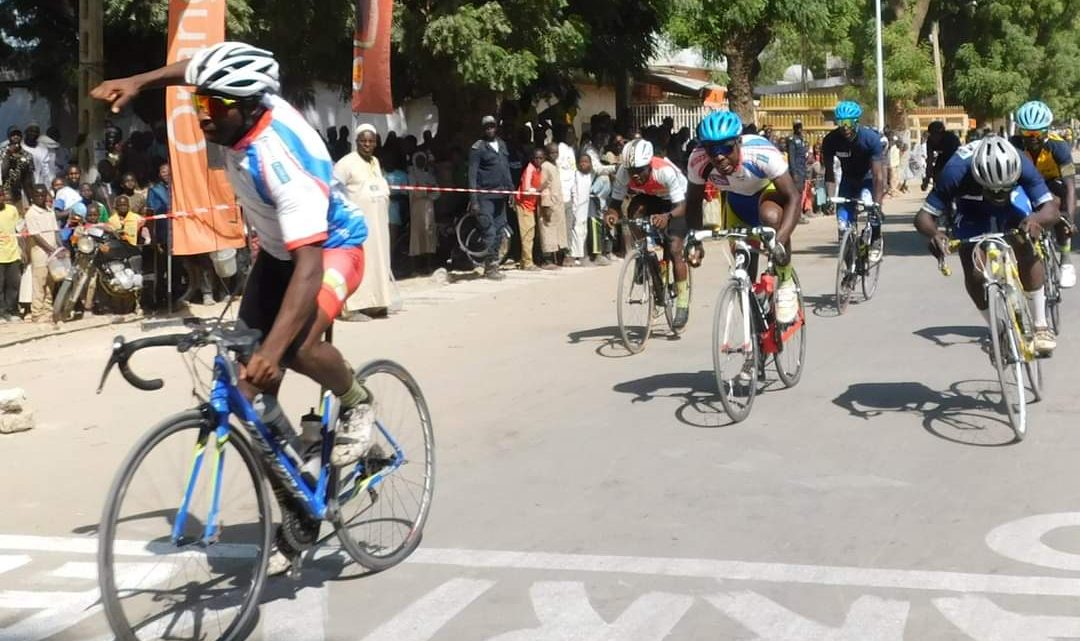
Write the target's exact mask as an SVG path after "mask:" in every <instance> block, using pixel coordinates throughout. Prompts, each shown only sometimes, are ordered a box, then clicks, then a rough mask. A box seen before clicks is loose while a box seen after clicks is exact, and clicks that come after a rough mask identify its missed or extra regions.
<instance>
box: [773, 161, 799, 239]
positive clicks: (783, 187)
mask: <svg viewBox="0 0 1080 641" xmlns="http://www.w3.org/2000/svg"><path fill="white" fill-rule="evenodd" d="M773 185H775V186H776V191H778V192H780V199H781V201H782V202H783V207H784V213H783V215H782V216H781V218H780V229H778V230H776V240H778V241H779V242H781V243H783V244H784V246H785V247H789V243H790V242H791V234H792V233H794V231H795V227H797V226H798V224H799V204H800V202H801V200H802V196H801V194H799V191H798V190H797V189H796V188H795V181H794V180H792V178H791V174H789V173H783V174H781V175H779V176H777V177H776V178H774V179H773Z"/></svg>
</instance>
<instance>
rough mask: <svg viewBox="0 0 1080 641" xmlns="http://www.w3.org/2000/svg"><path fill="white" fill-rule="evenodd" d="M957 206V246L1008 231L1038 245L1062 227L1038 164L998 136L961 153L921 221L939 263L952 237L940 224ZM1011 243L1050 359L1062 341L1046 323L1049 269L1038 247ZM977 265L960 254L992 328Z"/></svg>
mask: <svg viewBox="0 0 1080 641" xmlns="http://www.w3.org/2000/svg"><path fill="white" fill-rule="evenodd" d="M954 201H955V203H956V204H955V221H954V226H953V236H954V237H955V238H956V239H957V240H966V239H968V238H972V237H974V236H978V235H979V234H985V233H989V232H991V231H1006V230H1008V229H1022V230H1024V232H1025V233H1026V235H1027V236H1028V237H1030V238H1032V239H1036V238H1038V237H1039V234H1041V233H1042V230H1043V229H1050V228H1051V227H1053V226H1054V224H1055V223H1057V221H1058V209H1057V205H1056V204H1055V201H1054V196H1053V194H1051V193H1050V190H1049V188H1047V186H1046V182H1045V181H1044V180H1043V178H1042V176H1041V175H1040V174H1039V171H1038V169H1036V168H1035V163H1033V162H1031V159H1030V158H1028V157H1027V154H1021V153H1020V152H1019V151H1017V149H1016V147H1014V146H1013V145H1012V143H1010V142H1009V141H1007V140H1006V139H1004V138H1002V137H1000V136H995V135H991V136H988V137H986V138H983V139H982V140H978V141H975V142H972V143H968V144H967V145H964V146H963V147H961V148H960V149H958V150H957V151H956V153H955V154H954V155H953V157H952V159H950V160H949V162H948V163H946V164H945V167H944V168H943V169H942V171H941V174H940V176H938V178H937V180H936V181H935V182H934V188H933V190H931V191H930V193H929V194H928V195H927V197H926V202H925V203H923V206H922V209H920V210H919V213H918V214H916V216H915V229H917V230H918V231H919V233H921V234H923V235H924V236H926V237H927V238H929V239H930V252H931V253H932V254H934V255H935V256H938V257H940V256H943V255H945V254H948V253H949V242H948V241H949V237H948V235H947V234H946V233H945V232H944V231H943V230H941V228H940V227H939V226H938V218H939V217H940V216H941V214H942V212H944V210H945V205H946V203H949V202H954ZM1033 210H1034V211H1033ZM1008 238H1009V244H1010V245H1012V248H1013V252H1014V253H1015V255H1016V260H1017V263H1018V264H1019V267H1020V280H1021V281H1022V282H1023V285H1024V291H1025V294H1026V296H1027V299H1028V306H1029V307H1030V308H1031V316H1032V318H1033V319H1034V320H1035V349H1037V350H1038V351H1039V352H1041V353H1044V354H1049V353H1050V352H1052V351H1053V350H1054V348H1055V347H1057V341H1056V339H1055V337H1054V333H1053V332H1052V331H1050V329H1049V328H1048V324H1047V322H1046V293H1045V292H1044V290H1043V281H1044V278H1045V269H1044V268H1043V263H1042V261H1041V260H1040V259H1039V257H1038V256H1037V255H1036V254H1035V248H1034V245H1033V243H1031V242H1028V240H1027V239H1020V238H1017V237H1015V236H1009V237H1008ZM972 261H973V259H972V255H971V252H961V253H960V263H961V264H962V265H963V267H964V285H965V286H966V288H967V292H968V296H970V297H971V300H972V302H974V303H975V307H976V308H977V309H978V310H979V313H981V314H982V315H983V319H985V320H986V321H987V323H989V311H987V307H988V303H987V301H986V293H985V291H984V290H983V283H982V281H981V280H980V279H979V278H980V277H979V274H978V271H977V270H976V269H975V267H974V264H973V262H972Z"/></svg>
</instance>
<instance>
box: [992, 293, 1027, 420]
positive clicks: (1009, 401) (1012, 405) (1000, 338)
mask: <svg viewBox="0 0 1080 641" xmlns="http://www.w3.org/2000/svg"><path fill="white" fill-rule="evenodd" d="M986 295H987V300H988V301H989V303H990V343H991V347H992V349H993V356H994V368H995V369H997V375H998V381H999V382H1000V383H1001V400H1002V402H1003V404H1004V405H1005V413H1006V414H1008V416H1009V423H1010V425H1011V426H1012V429H1013V433H1014V434H1015V435H1016V440H1017V441H1020V440H1023V438H1024V436H1025V435H1026V434H1027V406H1026V401H1027V399H1026V398H1025V397H1026V395H1027V388H1026V387H1025V383H1024V369H1025V364H1024V357H1023V355H1022V354H1021V351H1020V336H1019V335H1018V334H1017V331H1016V320H1015V317H1014V315H1013V310H1012V309H1011V308H1010V306H1009V302H1008V299H1007V295H1006V294H1005V292H1004V291H1002V289H1001V286H1000V285H997V284H992V285H990V286H988V287H987V288H986Z"/></svg>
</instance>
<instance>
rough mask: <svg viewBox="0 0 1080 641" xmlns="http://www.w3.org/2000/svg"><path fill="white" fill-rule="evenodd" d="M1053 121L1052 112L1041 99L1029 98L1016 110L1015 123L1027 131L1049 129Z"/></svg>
mask: <svg viewBox="0 0 1080 641" xmlns="http://www.w3.org/2000/svg"><path fill="white" fill-rule="evenodd" d="M1053 122H1054V112H1052V111H1050V107H1048V106H1046V103H1045V102H1043V101H1041V100H1031V101H1028V102H1025V103H1024V104H1022V105H1020V108H1019V109H1017V110H1016V124H1017V125H1018V126H1019V127H1020V128H1021V129H1025V130H1027V131H1041V130H1043V129H1049V128H1050V125H1051V124H1053Z"/></svg>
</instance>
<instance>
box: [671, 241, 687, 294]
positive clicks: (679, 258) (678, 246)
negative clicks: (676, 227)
mask: <svg viewBox="0 0 1080 641" xmlns="http://www.w3.org/2000/svg"><path fill="white" fill-rule="evenodd" d="M668 247H669V251H668V253H669V254H670V256H669V258H670V259H671V263H672V264H673V265H674V266H675V281H676V282H679V283H682V282H685V281H686V279H687V277H688V276H689V274H690V267H689V266H688V265H687V264H686V251H685V247H686V239H684V238H680V237H678V236H671V237H670V240H669V241H668Z"/></svg>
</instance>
